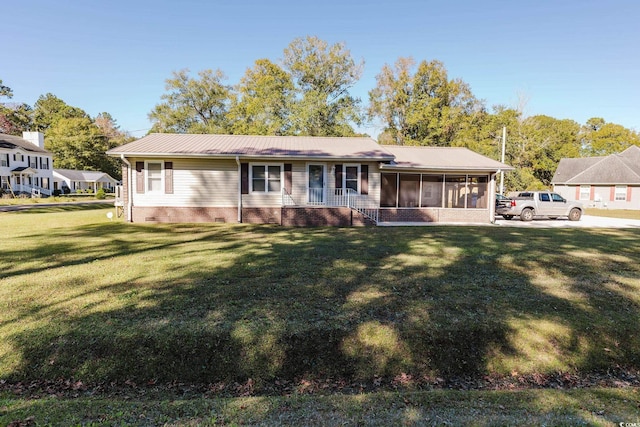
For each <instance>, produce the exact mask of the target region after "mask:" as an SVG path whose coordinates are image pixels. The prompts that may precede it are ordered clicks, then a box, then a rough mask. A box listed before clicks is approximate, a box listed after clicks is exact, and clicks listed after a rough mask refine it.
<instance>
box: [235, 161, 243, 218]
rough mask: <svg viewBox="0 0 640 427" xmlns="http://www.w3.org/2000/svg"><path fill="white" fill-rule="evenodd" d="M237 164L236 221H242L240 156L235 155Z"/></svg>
mask: <svg viewBox="0 0 640 427" xmlns="http://www.w3.org/2000/svg"><path fill="white" fill-rule="evenodd" d="M236 163H237V164H238V223H241V222H242V167H241V166H240V156H236Z"/></svg>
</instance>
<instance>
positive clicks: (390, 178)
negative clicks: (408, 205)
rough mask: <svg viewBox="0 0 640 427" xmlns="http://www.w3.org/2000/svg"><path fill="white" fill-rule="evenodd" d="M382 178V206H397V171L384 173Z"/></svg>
mask: <svg viewBox="0 0 640 427" xmlns="http://www.w3.org/2000/svg"><path fill="white" fill-rule="evenodd" d="M380 179H381V188H380V206H381V207H383V208H395V207H396V196H397V194H398V181H397V175H396V174H395V173H383V174H381V176H380Z"/></svg>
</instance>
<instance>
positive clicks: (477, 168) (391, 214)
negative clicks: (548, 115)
mask: <svg viewBox="0 0 640 427" xmlns="http://www.w3.org/2000/svg"><path fill="white" fill-rule="evenodd" d="M107 153H108V154H109V155H111V156H114V157H119V158H120V159H121V160H122V161H123V171H122V172H123V173H122V177H123V179H122V181H123V189H122V191H121V192H118V197H117V199H116V203H117V204H119V205H120V206H122V208H123V211H124V213H125V218H126V219H127V220H128V221H132V222H243V223H276V224H281V225H295V226H315V225H337V226H350V225H366V224H377V223H406V222H485V223H489V222H492V221H493V219H494V213H495V212H494V211H495V203H494V199H495V176H496V173H498V172H499V171H500V170H503V171H506V170H511V169H513V168H511V167H510V166H508V165H505V164H503V163H500V162H497V161H495V160H492V159H490V158H488V157H485V156H481V155H479V154H477V153H474V152H473V151H471V150H468V149H466V148H439V147H398V146H381V145H378V144H377V143H376V142H375V141H374V140H373V139H371V138H368V137H367V138H362V137H354V138H332V137H296V136H286V137H280V136H244V135H190V134H150V135H147V136H145V137H143V138H141V139H139V140H136V141H133V142H131V143H128V144H125V145H123V146H120V147H117V148H114V149H111V150H109V151H108V152H107Z"/></svg>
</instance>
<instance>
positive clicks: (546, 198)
mask: <svg viewBox="0 0 640 427" xmlns="http://www.w3.org/2000/svg"><path fill="white" fill-rule="evenodd" d="M538 198H539V199H540V201H541V202H550V201H551V198H550V197H549V195H548V194H547V193H540V194H539V195H538Z"/></svg>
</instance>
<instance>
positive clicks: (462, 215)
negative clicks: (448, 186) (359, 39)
mask: <svg viewBox="0 0 640 427" xmlns="http://www.w3.org/2000/svg"><path fill="white" fill-rule="evenodd" d="M379 221H380V222H490V221H489V213H488V210H485V209H438V208H415V209H414V208H402V209H398V208H381V209H380V213H379Z"/></svg>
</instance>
